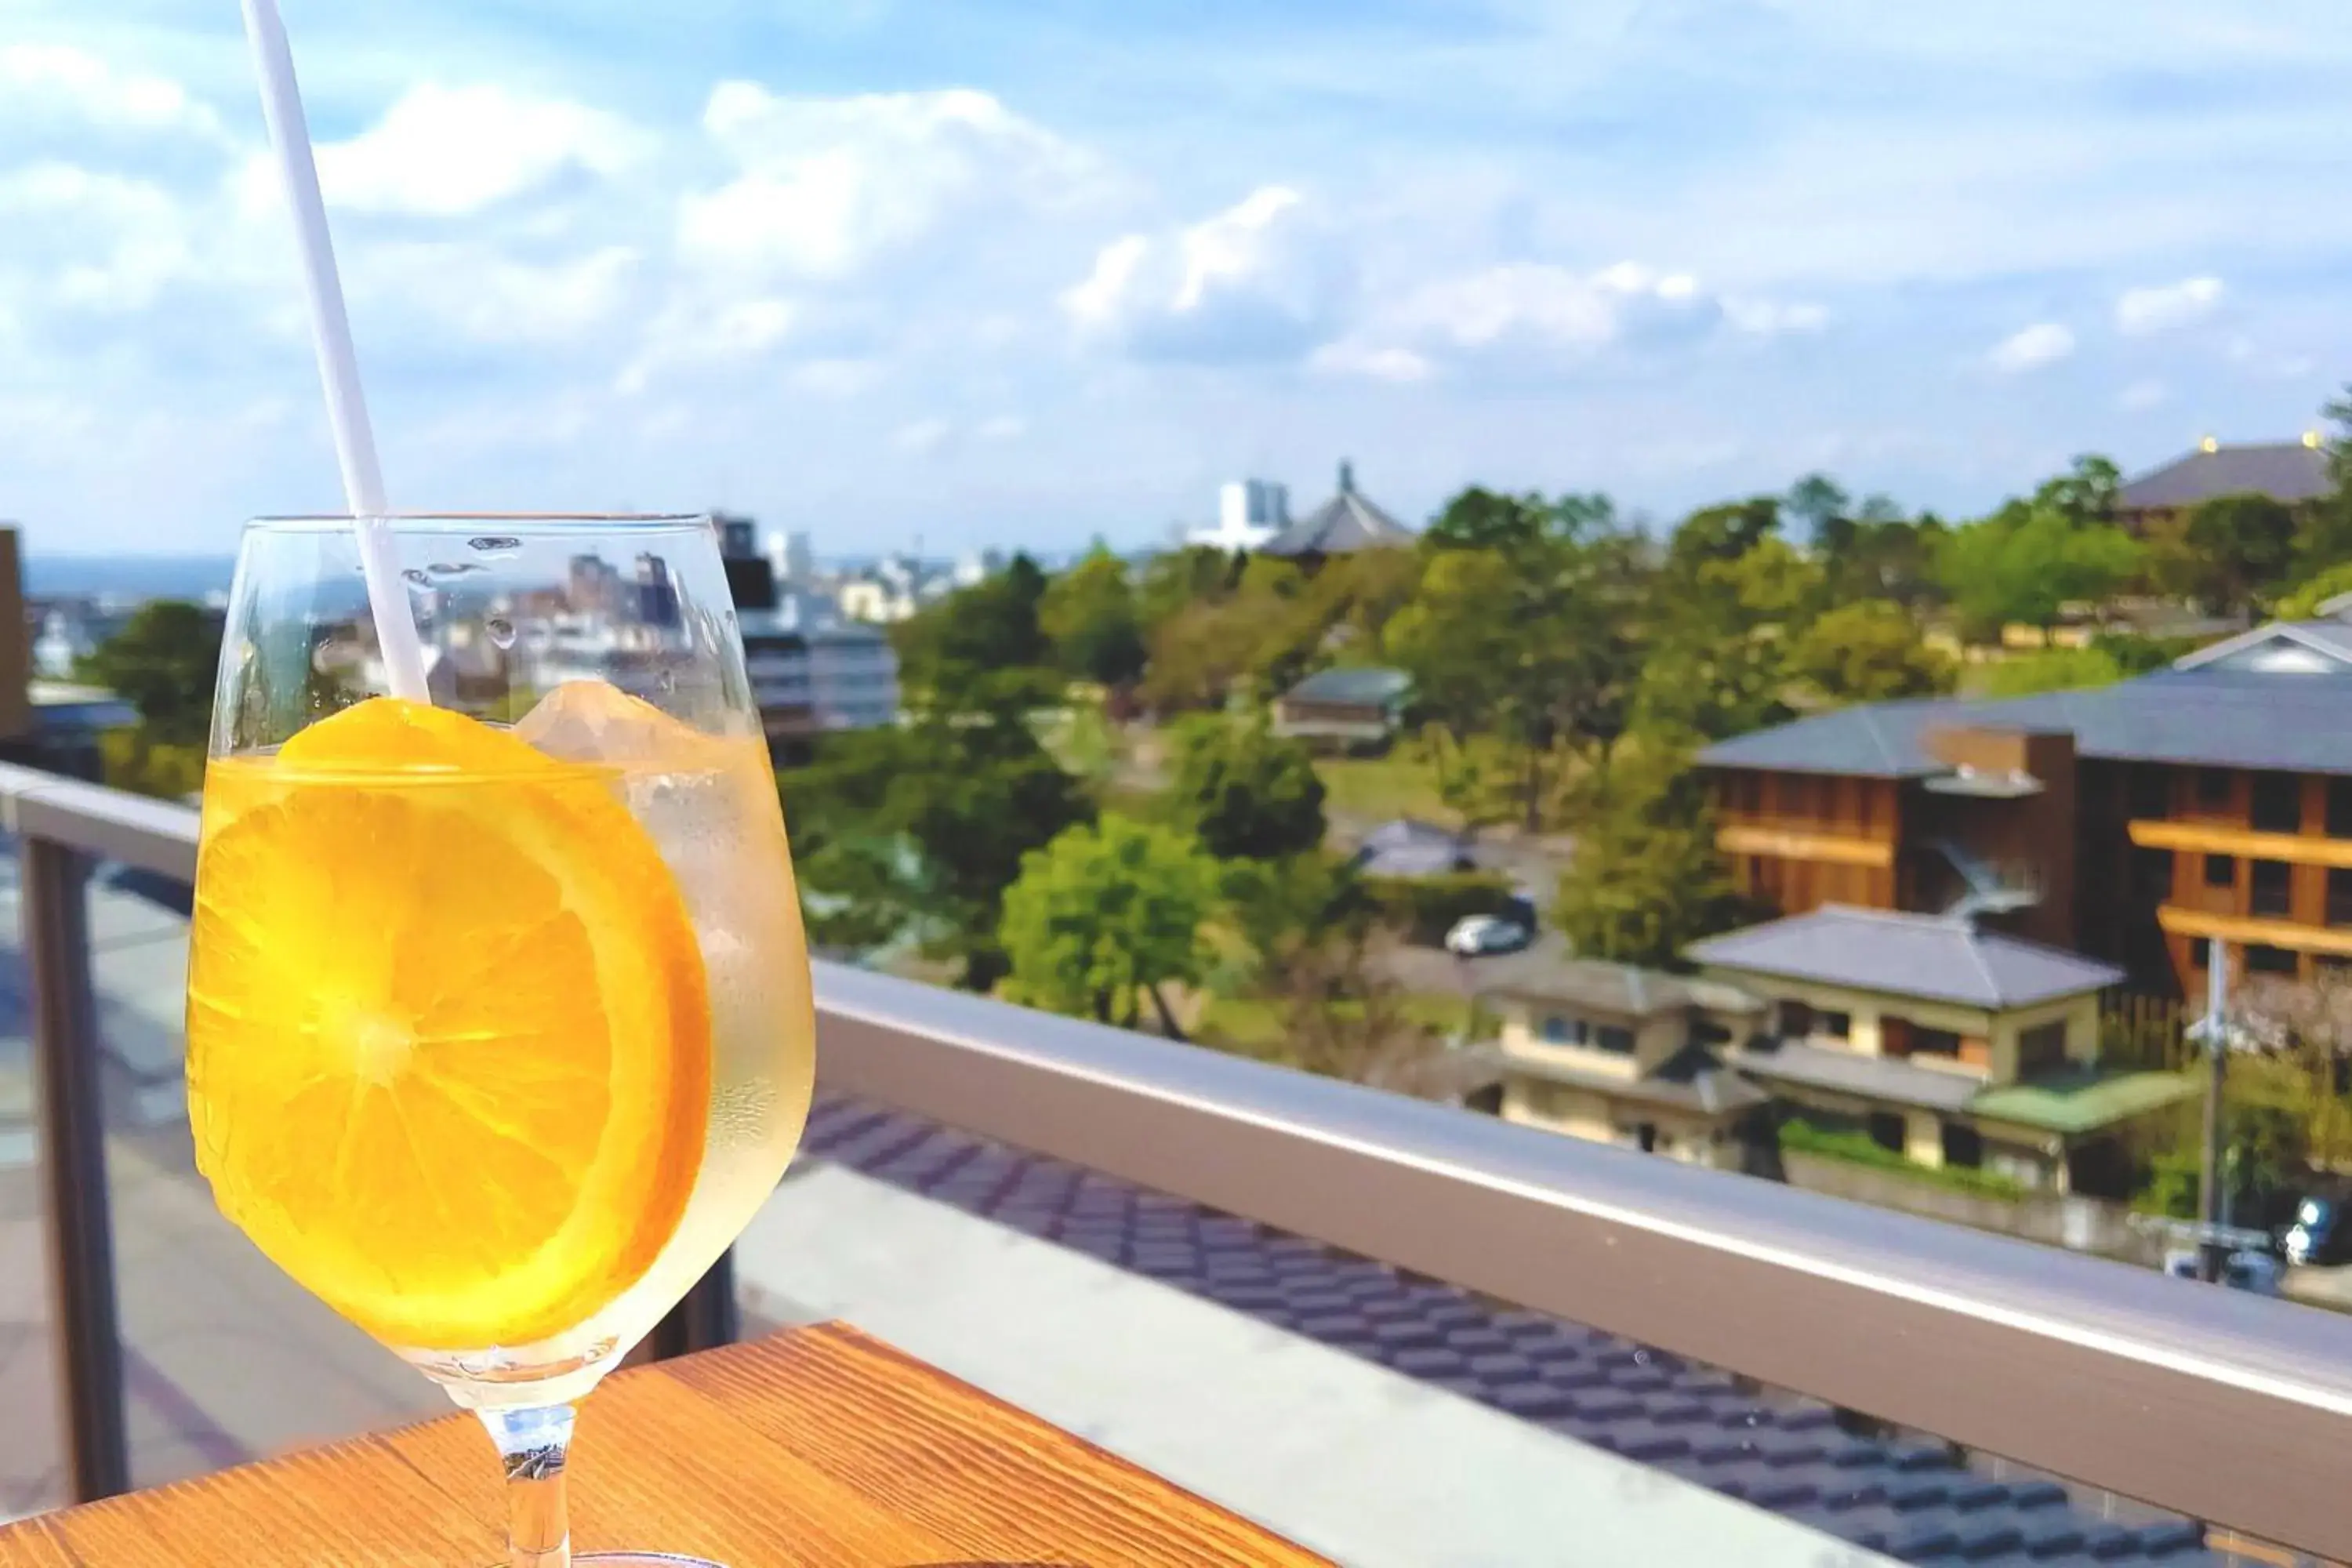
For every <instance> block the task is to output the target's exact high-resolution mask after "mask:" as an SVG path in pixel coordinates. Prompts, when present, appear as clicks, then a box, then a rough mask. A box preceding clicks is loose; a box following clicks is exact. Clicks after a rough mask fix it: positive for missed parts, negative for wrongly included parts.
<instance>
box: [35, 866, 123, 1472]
mask: <svg viewBox="0 0 2352 1568" xmlns="http://www.w3.org/2000/svg"><path fill="white" fill-rule="evenodd" d="M17 857H18V872H19V881H20V883H21V884H22V889H23V894H22V899H21V901H20V904H19V910H20V918H21V919H22V920H23V922H24V932H23V944H24V952H25V960H26V973H27V974H28V976H29V978H30V980H31V983H32V1015H33V1060H34V1064H35V1072H36V1074H37V1080H38V1084H39V1096H40V1099H39V1105H40V1118H39V1120H40V1129H41V1155H42V1161H41V1173H42V1180H43V1183H44V1184H45V1185H46V1187H47V1194H46V1195H47V1205H46V1213H47V1219H48V1254H49V1293H50V1300H51V1302H52V1304H53V1306H54V1308H55V1312H54V1316H55V1320H56V1325H55V1331H56V1334H57V1344H58V1373H59V1384H60V1389H59V1392H60V1394H62V1397H63V1404H64V1407H65V1418H66V1456H67V1475H68V1479H70V1481H71V1484H72V1489H73V1497H74V1500H75V1501H77V1502H90V1501H94V1500H97V1499H99V1498H103V1497H111V1496H113V1495H114V1494H115V1493H117V1492H121V1491H127V1490H129V1489H130V1486H131V1457H130V1445H129V1442H128V1440H127V1438H126V1435H125V1425H124V1416H123V1409H122V1342H121V1335H120V1333H119V1332H118V1330H117V1327H116V1321H115V1300H114V1233H113V1226H112V1223H111V1221H110V1218H109V1216H108V1213H107V1188H106V1143H105V1121H106V1114H105V1106H104V1104H103V1102H102V1100H101V1099H100V1086H99V1076H98V1034H97V1029H96V1022H97V1009H96V1007H95V1005H93V1003H92V1000H91V990H90V956H89V904H88V901H87V900H86V898H85V896H84V885H85V883H86V882H87V880H88V879H89V861H88V859H86V858H84V857H83V856H81V855H80V854H79V853H77V852H75V851H74V850H71V849H68V848H67V847H65V846H64V845H62V844H56V843H52V842H50V841H49V840H47V839H44V838H39V837H32V836H30V835H26V836H23V837H19V838H18V840H17Z"/></svg>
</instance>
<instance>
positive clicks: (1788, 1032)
mask: <svg viewBox="0 0 2352 1568" xmlns="http://www.w3.org/2000/svg"><path fill="white" fill-rule="evenodd" d="M1812 1032H1813V1010H1812V1008H1811V1007H1809V1006H1807V1005H1805V1004H1804V1003H1802V1002H1783V1003H1781V1004H1780V1037H1781V1038H1782V1039H1784V1040H1801V1039H1803V1038H1804V1037H1806V1036H1808V1035H1810V1034H1811V1033H1812Z"/></svg>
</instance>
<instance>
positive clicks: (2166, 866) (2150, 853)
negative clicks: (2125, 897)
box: [2132, 849, 2172, 904]
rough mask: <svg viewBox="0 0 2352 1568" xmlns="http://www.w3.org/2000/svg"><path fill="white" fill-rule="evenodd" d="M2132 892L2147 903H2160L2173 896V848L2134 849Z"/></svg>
mask: <svg viewBox="0 0 2352 1568" xmlns="http://www.w3.org/2000/svg"><path fill="white" fill-rule="evenodd" d="M2132 893H2133V895H2134V897H2136V898H2137V899H2139V900H2142V901H2143V902H2147V903H2159V904H2160V903H2162V902H2164V901H2165V900H2167V899H2169V898H2171V897H2172V851H2171V850H2169V849H2134V850H2133V851H2132Z"/></svg>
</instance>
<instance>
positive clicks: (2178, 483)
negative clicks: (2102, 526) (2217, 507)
mask: <svg viewBox="0 0 2352 1568" xmlns="http://www.w3.org/2000/svg"><path fill="white" fill-rule="evenodd" d="M2333 488H2334V487H2332V486H2331V485H2329V483H2328V482H2327V454H2326V453H2325V452H2323V451H2321V450H2319V449H2318V448H2317V447H2306V446H2305V445H2304V444H2303V443H2302V442H2300V441H2266V442H2262V443H2259V444H2255V445H2250V446H2243V447H2217V448H2216V449H2214V450H2213V451H2210V452H2207V451H2202V450H2200V451H2195V452H2191V453H2189V455H2188V456H2187V457H2185V458H2174V459H2173V460H2172V461H2171V462H2169V463H2167V464H2165V465H2164V466H2163V467H2162V468H2153V469H2150V470H2149V471H2148V472H2147V473H2145V474H2142V475H2140V476H2139V477H2138V478H2137V479H2131V480H2129V481H2127V482H2126V484H2125V485H2124V486H2123V488H2122V489H2119V490H2117V491H2116V507H2117V508H2118V509H2120V510H2125V511H2156V510H2164V509H2166V508H2170V507H2183V506H2195V505H2196V504H2197V503H2198V502H2199V501H2202V500H2212V499H2213V498H2214V497H2215V496H2226V495H2237V494H2241V493H2243V492H2246V491H2252V492H2254V493H2256V494H2259V495H2266V496H2269V497H2271V498H2272V499H2273V500H2282V501H2285V502H2287V503H2288V504H2290V505H2293V504H2294V503H2295V502H2297V501H2306V500H2317V499H2318V498H2319V497H2321V496H2324V495H2326V494H2327V493H2328V492H2329V491H2330V490H2331V489H2333Z"/></svg>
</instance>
